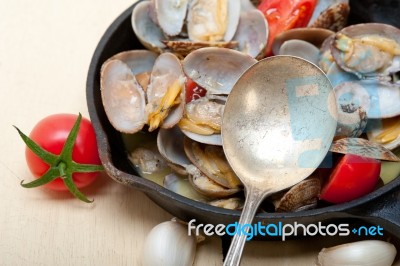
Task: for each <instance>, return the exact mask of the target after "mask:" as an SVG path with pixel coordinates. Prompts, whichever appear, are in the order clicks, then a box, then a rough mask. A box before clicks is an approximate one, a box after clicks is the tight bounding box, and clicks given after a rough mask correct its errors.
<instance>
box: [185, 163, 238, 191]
mask: <svg viewBox="0 0 400 266" xmlns="http://www.w3.org/2000/svg"><path fill="white" fill-rule="evenodd" d="M186 171H187V172H188V173H189V182H190V183H191V184H192V186H193V188H194V189H195V190H196V191H198V192H199V193H201V194H203V195H205V196H207V197H210V198H226V197H229V196H232V195H234V194H236V193H238V192H239V191H241V189H239V188H226V187H223V186H221V185H220V184H218V183H216V182H214V181H213V180H212V179H210V178H208V177H207V176H206V175H204V174H203V173H202V172H201V171H200V170H199V169H198V168H197V167H196V166H194V165H189V166H188V167H187V168H186Z"/></svg>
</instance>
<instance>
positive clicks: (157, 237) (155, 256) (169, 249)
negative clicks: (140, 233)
mask: <svg viewBox="0 0 400 266" xmlns="http://www.w3.org/2000/svg"><path fill="white" fill-rule="evenodd" d="M195 253H196V237H195V236H194V235H193V234H192V235H189V234H188V229H187V226H186V225H184V224H182V223H179V222H174V221H167V222H163V223H160V224H158V225H156V226H155V227H154V228H153V229H152V230H151V231H150V233H149V234H148V235H147V237H146V240H145V243H144V248H143V266H159V265H163V266H181V265H182V266H190V265H193V261H194V256H195Z"/></svg>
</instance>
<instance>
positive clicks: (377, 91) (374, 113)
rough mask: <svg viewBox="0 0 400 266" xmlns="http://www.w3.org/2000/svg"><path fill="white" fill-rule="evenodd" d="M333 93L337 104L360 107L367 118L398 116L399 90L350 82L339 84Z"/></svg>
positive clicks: (378, 84)
mask: <svg viewBox="0 0 400 266" xmlns="http://www.w3.org/2000/svg"><path fill="white" fill-rule="evenodd" d="M328 76H329V75H328ZM334 92H335V94H336V99H337V101H338V104H340V105H347V104H355V105H356V106H361V107H362V108H363V109H364V110H365V111H366V112H367V116H368V118H390V117H394V116H398V115H400V90H399V89H398V88H396V87H393V86H389V85H385V84H381V83H378V82H373V81H351V82H343V83H341V84H339V85H338V86H336V87H335V88H334Z"/></svg>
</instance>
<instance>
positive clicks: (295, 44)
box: [278, 40, 319, 65]
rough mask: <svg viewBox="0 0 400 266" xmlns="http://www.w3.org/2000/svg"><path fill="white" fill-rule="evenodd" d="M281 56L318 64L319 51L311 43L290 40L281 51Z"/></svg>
mask: <svg viewBox="0 0 400 266" xmlns="http://www.w3.org/2000/svg"><path fill="white" fill-rule="evenodd" d="M278 54H279V55H293V56H297V57H300V58H303V59H305V60H308V61H310V62H311V63H314V64H315V65H317V64H318V61H319V49H318V48H317V47H316V46H314V45H312V44H311V43H309V42H306V41H302V40H288V41H286V42H284V43H283V44H282V46H281V48H280V49H279V52H278Z"/></svg>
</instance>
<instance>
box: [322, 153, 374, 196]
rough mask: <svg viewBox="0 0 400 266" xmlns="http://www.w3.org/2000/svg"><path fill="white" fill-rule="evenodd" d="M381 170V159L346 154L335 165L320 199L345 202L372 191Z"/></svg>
mask: <svg viewBox="0 0 400 266" xmlns="http://www.w3.org/2000/svg"><path fill="white" fill-rule="evenodd" d="M380 171H381V161H379V160H376V159H372V158H366V157H361V156H358V155H354V154H346V155H344V156H343V157H342V158H341V159H340V160H339V163H338V164H337V165H336V166H335V168H334V169H333V171H332V173H331V174H330V176H329V179H328V181H327V183H326V184H325V185H324V187H323V188H322V191H321V195H320V199H322V200H325V201H327V202H330V203H343V202H347V201H351V200H354V199H357V198H359V197H362V196H364V195H366V194H368V193H370V192H372V191H373V190H374V189H375V187H376V185H377V183H378V181H379V173H380Z"/></svg>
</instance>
